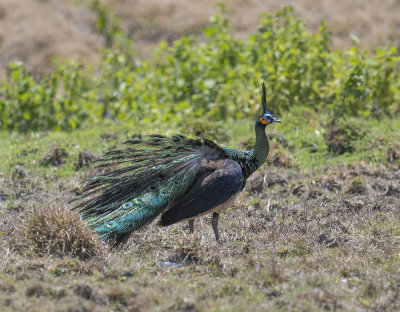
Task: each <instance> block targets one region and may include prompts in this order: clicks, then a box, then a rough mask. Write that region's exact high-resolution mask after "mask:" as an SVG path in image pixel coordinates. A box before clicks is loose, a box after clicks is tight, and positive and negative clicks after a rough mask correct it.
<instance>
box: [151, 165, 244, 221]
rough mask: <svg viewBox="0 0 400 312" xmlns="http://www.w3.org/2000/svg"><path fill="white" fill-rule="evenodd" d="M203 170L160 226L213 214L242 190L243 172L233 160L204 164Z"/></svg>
mask: <svg viewBox="0 0 400 312" xmlns="http://www.w3.org/2000/svg"><path fill="white" fill-rule="evenodd" d="M202 168H203V170H204V171H203V172H199V174H198V175H197V176H196V180H195V182H194V183H193V185H192V186H191V188H190V190H189V191H188V192H187V194H186V195H185V196H184V197H182V198H181V199H180V200H178V201H176V202H173V203H172V205H171V207H169V208H168V209H167V210H166V211H165V212H164V213H163V214H162V216H161V219H160V221H159V224H160V225H163V226H165V225H171V224H174V223H176V222H178V221H181V220H185V219H190V218H193V217H196V216H198V215H201V214H204V213H206V212H208V211H212V210H213V209H214V208H215V207H218V206H219V205H222V204H224V203H225V202H227V201H228V200H229V199H230V198H232V197H233V196H234V195H235V194H236V193H238V192H239V191H240V190H241V189H242V188H243V185H244V183H245V179H244V178H243V174H242V169H241V167H240V165H239V164H238V163H237V162H235V161H233V160H230V159H222V160H217V161H211V162H208V163H204V162H203V164H202Z"/></svg>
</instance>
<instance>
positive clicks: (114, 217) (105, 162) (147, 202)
mask: <svg viewBox="0 0 400 312" xmlns="http://www.w3.org/2000/svg"><path fill="white" fill-rule="evenodd" d="M262 110H263V112H262V114H261V115H260V116H258V118H257V120H256V123H255V133H256V144H255V146H254V148H252V149H251V150H249V151H243V150H238V149H231V148H222V147H220V146H218V145H217V144H215V143H214V142H212V141H210V140H208V139H205V138H199V139H190V138H187V137H185V136H183V135H173V136H171V137H169V138H168V137H165V136H162V135H148V136H146V137H144V138H132V139H130V140H128V141H126V142H125V144H126V145H127V146H128V147H127V148H126V149H120V150H113V151H110V152H108V153H106V154H105V156H104V158H102V159H100V160H98V161H97V162H99V165H98V167H100V168H104V169H107V170H105V171H106V173H104V174H101V175H98V176H95V177H93V178H90V179H89V180H86V181H85V182H86V184H85V186H84V187H83V192H82V194H83V195H81V196H80V197H79V198H78V200H80V202H79V203H78V204H77V205H76V206H75V209H78V210H79V212H80V213H81V215H82V218H83V219H84V220H85V221H86V222H87V223H88V225H89V226H90V227H92V228H93V229H94V230H95V231H96V232H97V233H98V234H99V236H100V238H101V239H103V240H106V241H108V242H113V243H114V244H119V243H122V242H125V241H126V240H127V238H128V237H129V236H130V234H131V233H132V232H133V231H136V230H138V229H140V228H142V227H143V226H145V225H147V224H148V223H150V222H151V221H153V220H154V219H155V218H156V217H157V216H158V215H160V214H161V217H160V219H159V221H158V225H160V226H167V225H171V224H174V223H177V222H179V221H184V220H188V221H189V229H190V233H193V225H194V223H193V222H194V221H193V220H194V218H196V217H199V216H202V215H204V214H207V213H211V212H212V213H213V216H212V227H213V230H214V234H215V239H216V240H217V242H219V234H218V219H219V213H220V212H221V211H223V210H224V209H226V208H227V207H228V206H229V203H230V202H231V201H232V200H233V199H234V197H235V196H236V195H237V194H238V193H239V192H240V191H241V190H242V189H243V188H244V185H245V182H246V179H247V178H248V177H249V176H250V175H251V174H252V173H253V172H255V171H256V170H257V169H258V168H259V167H260V166H261V165H262V164H263V163H264V161H265V159H266V158H267V155H268V151H269V144H268V139H267V136H266V134H265V127H266V125H268V124H270V123H273V122H281V121H280V120H279V119H278V118H276V117H275V116H274V115H273V114H272V113H271V112H269V111H268V110H267V108H266V91H265V85H264V83H263V84H262Z"/></svg>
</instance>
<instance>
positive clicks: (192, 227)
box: [189, 219, 194, 234]
mask: <svg viewBox="0 0 400 312" xmlns="http://www.w3.org/2000/svg"><path fill="white" fill-rule="evenodd" d="M189 232H190V234H193V233H194V219H192V220H189Z"/></svg>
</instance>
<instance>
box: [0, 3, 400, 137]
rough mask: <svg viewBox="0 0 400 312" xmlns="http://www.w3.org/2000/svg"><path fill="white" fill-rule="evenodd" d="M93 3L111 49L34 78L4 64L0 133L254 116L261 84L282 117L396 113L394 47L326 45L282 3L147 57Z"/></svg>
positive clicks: (215, 21)
mask: <svg viewBox="0 0 400 312" xmlns="http://www.w3.org/2000/svg"><path fill="white" fill-rule="evenodd" d="M95 3H97V2H95ZM94 8H95V9H96V12H97V13H98V16H99V18H98V19H99V22H98V29H99V31H100V32H101V33H102V34H103V33H104V36H105V37H106V38H107V42H109V45H110V47H111V48H110V49H108V50H106V51H105V52H104V57H103V61H102V63H101V65H100V66H99V68H98V69H96V70H95V69H91V68H83V67H82V66H81V65H80V64H70V65H60V66H59V67H58V68H57V69H56V70H55V71H54V72H53V73H52V74H50V75H46V76H42V77H34V76H33V75H32V74H30V73H29V72H28V71H27V70H26V69H25V68H24V65H23V64H10V66H9V71H8V74H7V79H6V82H5V83H4V84H2V85H1V88H0V108H1V109H0V112H1V113H0V128H1V129H4V130H17V131H22V132H27V131H38V130H51V129H55V130H69V129H75V128H80V127H82V126H86V125H93V124H96V123H97V122H99V121H100V120H103V119H112V120H120V121H130V122H132V123H134V124H144V125H146V124H147V125H148V124H150V123H152V122H154V121H162V122H164V123H165V122H167V123H168V124H170V125H171V126H180V125H183V124H185V122H186V121H187V120H188V117H189V116H190V117H191V118H193V117H194V116H195V117H199V118H204V119H207V120H213V121H217V120H229V119H234V120H242V119H246V120H251V118H253V116H254V114H255V112H256V111H258V107H259V104H258V102H259V97H258V96H257V95H258V93H259V87H260V81H265V82H266V85H267V86H268V91H269V92H268V94H269V98H268V102H269V103H270V107H271V109H272V110H273V111H276V112H279V113H282V112H285V111H288V110H289V109H290V108H291V107H295V106H299V105H301V106H305V107H309V108H312V109H314V110H316V111H317V112H319V113H331V114H333V115H334V116H335V117H339V116H344V115H352V116H357V115H365V116H368V115H373V116H375V117H382V116H383V115H385V114H386V115H387V114H390V115H392V114H397V113H398V112H399V110H400V108H399V100H400V77H399V64H400V63H399V57H398V56H397V51H396V49H395V48H391V47H384V48H379V49H378V50H377V51H376V53H375V54H374V55H372V56H369V55H366V54H365V53H364V52H363V51H361V50H360V49H359V48H358V47H357V46H354V47H353V48H351V49H349V50H348V51H345V52H342V51H340V50H339V51H332V50H331V49H330V47H329V37H330V36H329V31H328V30H327V29H326V26H325V24H322V25H321V27H320V29H319V31H318V32H317V33H316V34H311V33H310V31H308V30H307V29H306V27H305V25H304V23H303V22H302V21H301V20H299V19H298V18H296V17H294V16H293V15H291V10H290V9H289V8H286V9H285V10H284V11H282V12H278V13H277V14H276V15H274V16H272V15H269V14H264V15H262V16H261V20H260V27H259V30H260V31H259V33H257V34H255V35H253V36H251V37H250V38H249V39H248V40H247V41H242V40H239V39H235V37H234V35H233V33H232V31H231V30H230V28H229V22H228V20H227V18H226V17H225V15H224V11H223V10H222V12H221V14H218V15H216V16H214V17H213V18H212V19H211V26H210V27H209V28H206V29H205V30H204V35H205V36H206V38H207V42H206V43H204V42H197V41H196V40H195V39H194V38H192V37H183V38H181V39H179V40H176V41H175V42H174V43H173V44H172V45H171V46H170V45H168V44H167V43H166V42H162V43H161V44H160V47H159V49H158V50H157V51H156V52H155V54H154V57H153V58H152V59H151V60H141V59H139V58H138V57H136V56H135V54H134V52H133V51H132V49H133V47H132V45H131V43H130V41H129V40H127V39H126V38H125V37H124V33H123V32H122V31H121V30H120V28H119V27H117V26H116V23H117V21H116V20H112V19H111V20H110V19H107V18H105V14H106V13H105V11H104V10H102V9H101V8H99V6H98V5H97V6H94ZM108 20H110V23H112V25H110V26H108V25H107V24H106V22H107V21H108Z"/></svg>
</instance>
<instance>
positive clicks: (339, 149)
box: [325, 124, 363, 155]
mask: <svg viewBox="0 0 400 312" xmlns="http://www.w3.org/2000/svg"><path fill="white" fill-rule="evenodd" d="M362 135H363V133H362V131H361V130H359V129H358V128H356V127H354V126H352V125H350V124H339V125H334V126H332V127H330V129H329V131H328V132H327V133H326V135H325V140H326V145H327V146H328V150H329V151H330V152H331V153H334V154H338V155H342V154H344V153H353V152H354V150H355V149H354V141H356V140H357V139H359V138H360V137H361V136H362Z"/></svg>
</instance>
